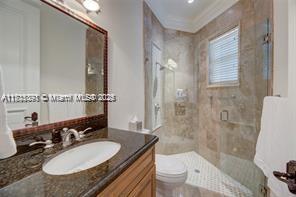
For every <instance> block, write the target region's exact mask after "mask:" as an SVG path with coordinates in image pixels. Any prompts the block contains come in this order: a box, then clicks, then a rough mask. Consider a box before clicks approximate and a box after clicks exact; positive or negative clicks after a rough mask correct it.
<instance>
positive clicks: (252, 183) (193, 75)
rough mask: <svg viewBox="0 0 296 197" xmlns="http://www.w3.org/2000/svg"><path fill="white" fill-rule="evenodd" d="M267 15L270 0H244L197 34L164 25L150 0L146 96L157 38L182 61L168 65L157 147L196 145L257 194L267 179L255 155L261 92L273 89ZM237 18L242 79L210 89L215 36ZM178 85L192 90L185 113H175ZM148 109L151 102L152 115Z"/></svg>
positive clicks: (166, 53)
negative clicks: (173, 67) (211, 49)
mask: <svg viewBox="0 0 296 197" xmlns="http://www.w3.org/2000/svg"><path fill="white" fill-rule="evenodd" d="M267 18H269V19H270V21H272V0H240V1H239V2H238V3H236V4H235V5H234V6H232V7H231V8H229V9H228V10H226V11H225V12H224V13H223V14H222V15H220V16H219V17H217V18H216V19H215V20H213V21H212V22H210V23H209V24H207V25H206V26H205V27H203V28H202V29H201V30H199V31H198V32H197V33H195V34H190V33H185V32H180V31H175V30H168V29H165V28H164V27H162V25H161V24H160V23H159V21H158V20H157V18H156V17H155V16H154V15H153V13H152V11H151V10H150V8H149V7H148V6H147V5H146V4H145V3H144V20H145V23H144V28H145V30H144V35H145V58H146V62H145V63H146V64H145V69H146V96H147V94H149V88H150V87H149V88H147V87H148V86H149V84H151V82H150V81H149V76H150V75H151V72H150V68H151V66H152V65H151V62H150V58H151V47H150V46H151V42H154V43H159V47H160V48H161V49H162V51H163V64H165V63H166V61H167V60H168V58H172V59H174V60H175V61H176V62H177V64H178V68H177V69H176V70H175V71H171V70H169V69H165V70H164V71H163V75H164V77H163V78H164V83H163V91H164V97H163V126H162V127H161V128H160V129H158V130H157V131H156V132H155V133H156V134H157V135H158V136H159V137H160V142H159V143H158V145H157V152H159V153H162V154H171V153H181V152H186V151H189V150H195V151H197V152H198V153H199V154H200V155H201V156H203V157H204V158H206V159H207V160H208V161H210V162H211V163H212V164H214V165H216V166H217V167H219V168H220V169H221V170H222V171H224V172H226V173H227V174H229V175H230V176H232V177H233V178H235V179H236V180H238V181H239V182H241V183H242V184H244V185H245V186H247V187H248V188H250V189H251V190H252V191H253V192H254V193H257V192H258V191H259V186H258V184H259V183H263V176H262V174H261V173H260V171H259V170H258V169H257V168H256V166H255V165H254V164H253V158H254V154H255V146H256V141H257V137H258V134H259V131H260V119H261V111H262V103H263V98H264V96H267V95H268V94H270V91H271V89H270V83H271V79H270V76H271V73H270V70H271V69H270V67H268V61H270V60H271V59H272V56H270V57H269V59H268V54H267V52H266V51H264V50H265V49H266V46H264V45H263V36H264V34H265V33H266V32H265V29H266V19H267ZM236 25H239V26H240V29H241V32H240V73H239V74H240V85H239V86H237V87H219V88H209V87H208V82H207V75H208V73H207V68H208V43H209V40H210V39H212V38H214V37H215V36H218V35H220V34H221V33H224V32H225V31H228V30H230V29H231V28H233V27H234V26H236ZM271 26H272V24H271ZM271 48H272V47H271ZM271 54H272V53H271ZM269 63H270V64H272V62H269ZM268 76H269V77H268ZM150 77H151V76H150ZM178 88H182V89H186V90H187V91H188V95H189V97H188V100H187V101H185V102H184V103H182V105H184V106H185V111H186V112H185V114H184V115H181V116H180V115H176V110H177V109H176V107H175V104H176V99H175V93H176V89H178ZM146 98H148V97H146ZM223 110H227V111H228V113H229V120H228V121H227V122H222V121H220V112H221V111H223ZM150 113H151V112H150ZM149 116H150V115H149V106H148V105H146V122H147V119H149ZM242 166H245V167H242ZM255 196H256V195H255ZM257 196H259V195H257Z"/></svg>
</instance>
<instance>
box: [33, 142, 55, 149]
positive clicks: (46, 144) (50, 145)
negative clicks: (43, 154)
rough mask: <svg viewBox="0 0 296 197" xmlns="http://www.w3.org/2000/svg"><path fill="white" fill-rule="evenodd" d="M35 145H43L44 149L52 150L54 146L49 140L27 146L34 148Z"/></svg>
mask: <svg viewBox="0 0 296 197" xmlns="http://www.w3.org/2000/svg"><path fill="white" fill-rule="evenodd" d="M37 144H44V145H45V146H44V149H48V148H52V147H53V146H54V144H53V143H52V141H51V140H46V141H45V142H43V141H38V142H33V143H31V144H29V146H34V145H37Z"/></svg>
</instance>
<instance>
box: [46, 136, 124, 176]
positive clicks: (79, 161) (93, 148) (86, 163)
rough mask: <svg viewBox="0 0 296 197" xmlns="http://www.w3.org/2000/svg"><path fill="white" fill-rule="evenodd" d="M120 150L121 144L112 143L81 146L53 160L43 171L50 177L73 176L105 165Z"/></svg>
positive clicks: (104, 142) (105, 142)
mask: <svg viewBox="0 0 296 197" xmlns="http://www.w3.org/2000/svg"><path fill="white" fill-rule="evenodd" d="M120 148H121V145H120V144H118V143H115V142H110V141H103V142H93V143H89V144H85V145H81V146H78V147H76V148H73V149H70V150H68V151H66V152H63V153H61V154H59V155H58V156H56V157H54V158H52V159H51V160H49V161H48V162H47V163H45V164H44V165H43V168H42V169H43V171H44V172H45V173H47V174H50V175H69V174H73V173H76V172H80V171H83V170H87V169H90V168H92V167H95V166H97V165H100V164H102V163H104V162H105V161H107V160H109V159H111V158H112V157H113V156H114V155H116V153H118V152H119V150H120Z"/></svg>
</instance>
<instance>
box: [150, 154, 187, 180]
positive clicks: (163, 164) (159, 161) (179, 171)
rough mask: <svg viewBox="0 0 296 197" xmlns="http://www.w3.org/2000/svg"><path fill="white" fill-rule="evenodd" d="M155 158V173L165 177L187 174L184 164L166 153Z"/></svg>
mask: <svg viewBox="0 0 296 197" xmlns="http://www.w3.org/2000/svg"><path fill="white" fill-rule="evenodd" d="M155 160H156V174H157V175H158V176H165V177H180V176H186V175H187V168H186V166H185V165H184V164H183V163H182V162H181V161H178V160H176V159H173V158H170V157H169V156H166V155H157V154H156V156H155Z"/></svg>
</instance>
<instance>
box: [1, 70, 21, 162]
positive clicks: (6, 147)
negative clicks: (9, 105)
mask: <svg viewBox="0 0 296 197" xmlns="http://www.w3.org/2000/svg"><path fill="white" fill-rule="evenodd" d="M2 73H3V71H2V68H1V66H0V97H2V95H3V94H4V82H3V75H2ZM16 152H17V150H16V144H15V141H14V138H13V135H12V131H11V129H10V128H9V127H8V125H7V118H6V106H5V103H3V102H2V101H0V159H5V158H7V157H11V156H12V155H14V154H15V153H16Z"/></svg>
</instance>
